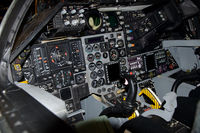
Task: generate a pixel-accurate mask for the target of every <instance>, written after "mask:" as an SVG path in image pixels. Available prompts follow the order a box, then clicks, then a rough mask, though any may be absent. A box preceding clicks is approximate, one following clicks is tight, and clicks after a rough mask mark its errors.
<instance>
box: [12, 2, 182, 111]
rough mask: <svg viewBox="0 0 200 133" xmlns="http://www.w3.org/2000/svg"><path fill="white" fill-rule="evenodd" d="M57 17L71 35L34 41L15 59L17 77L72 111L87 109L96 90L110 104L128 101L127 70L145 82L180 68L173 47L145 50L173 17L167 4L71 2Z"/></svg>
mask: <svg viewBox="0 0 200 133" xmlns="http://www.w3.org/2000/svg"><path fill="white" fill-rule="evenodd" d="M127 8H128V9H129V7H127ZM52 22H53V25H52V27H53V29H55V31H56V33H55V34H58V33H62V35H63V34H64V35H65V37H64V38H61V39H54V40H48V41H47V42H46V43H38V44H33V45H32V46H31V48H30V49H29V55H28V56H27V57H26V58H23V60H22V58H17V59H16V60H15V61H14V62H13V63H12V70H13V73H14V74H13V79H14V80H16V81H19V82H20V81H23V80H25V81H27V83H28V84H32V85H35V86H39V87H40V88H41V89H44V90H45V91H48V92H50V93H52V94H53V95H55V96H57V97H58V98H60V99H62V100H63V101H65V104H66V109H67V111H68V112H69V113H73V112H75V111H77V110H79V109H81V106H80V100H81V99H83V98H85V97H87V96H89V95H91V94H96V95H98V96H100V97H102V99H103V102H104V103H106V104H108V105H114V104H117V103H120V102H121V101H123V95H124V94H123V93H126V90H125V84H124V79H123V78H122V77H121V73H131V75H132V76H133V78H134V79H135V81H136V82H137V83H141V82H143V81H145V80H150V79H151V78H153V77H155V76H157V75H160V74H162V73H165V72H168V71H171V70H174V69H176V68H178V65H177V63H176V61H175V60H174V58H173V57H172V56H171V54H170V52H169V51H168V50H165V49H162V48H161V47H159V48H157V49H153V50H152V49H151V50H149V51H147V52H142V50H143V49H144V48H145V47H146V46H148V45H150V44H149V43H148V42H149V41H150V40H151V39H152V36H154V35H155V33H156V32H157V31H160V30H162V28H163V27H165V26H166V24H167V23H168V14H167V13H166V12H165V11H164V10H162V8H159V9H156V10H154V11H151V12H148V13H147V12H145V11H143V10H138V11H133V10H112V11H110V10H109V11H104V10H100V9H99V8H98V7H88V6H85V5H73V6H72V5H69V6H64V7H62V9H61V10H60V12H58V13H57V14H56V15H55V17H54V18H53V19H52ZM22 53H23V52H22ZM19 57H20V56H19ZM20 60H21V61H20ZM21 62H24V63H21ZM19 68H21V69H19Z"/></svg>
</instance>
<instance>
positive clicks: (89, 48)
mask: <svg viewBox="0 0 200 133" xmlns="http://www.w3.org/2000/svg"><path fill="white" fill-rule="evenodd" d="M85 50H86V52H88V53H89V52H92V51H93V47H92V45H87V46H86V47H85Z"/></svg>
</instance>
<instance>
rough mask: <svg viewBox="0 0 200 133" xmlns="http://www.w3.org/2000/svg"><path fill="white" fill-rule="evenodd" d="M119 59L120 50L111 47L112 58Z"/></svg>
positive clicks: (113, 59)
mask: <svg viewBox="0 0 200 133" xmlns="http://www.w3.org/2000/svg"><path fill="white" fill-rule="evenodd" d="M117 59H119V52H118V51H117V50H116V49H111V50H110V60H112V61H116V60H117Z"/></svg>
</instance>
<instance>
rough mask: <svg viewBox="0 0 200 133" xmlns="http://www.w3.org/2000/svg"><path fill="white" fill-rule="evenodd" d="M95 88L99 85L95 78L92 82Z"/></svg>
mask: <svg viewBox="0 0 200 133" xmlns="http://www.w3.org/2000/svg"><path fill="white" fill-rule="evenodd" d="M91 85H92V87H93V88H97V87H98V81H97V80H93V81H92V83H91Z"/></svg>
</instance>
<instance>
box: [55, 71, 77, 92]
mask: <svg viewBox="0 0 200 133" xmlns="http://www.w3.org/2000/svg"><path fill="white" fill-rule="evenodd" d="M53 77H54V79H55V85H56V88H57V89H61V88H64V87H66V86H69V85H71V84H73V76H72V73H71V72H70V71H65V70H61V71H59V72H58V73H55V74H54V75H53Z"/></svg>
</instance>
